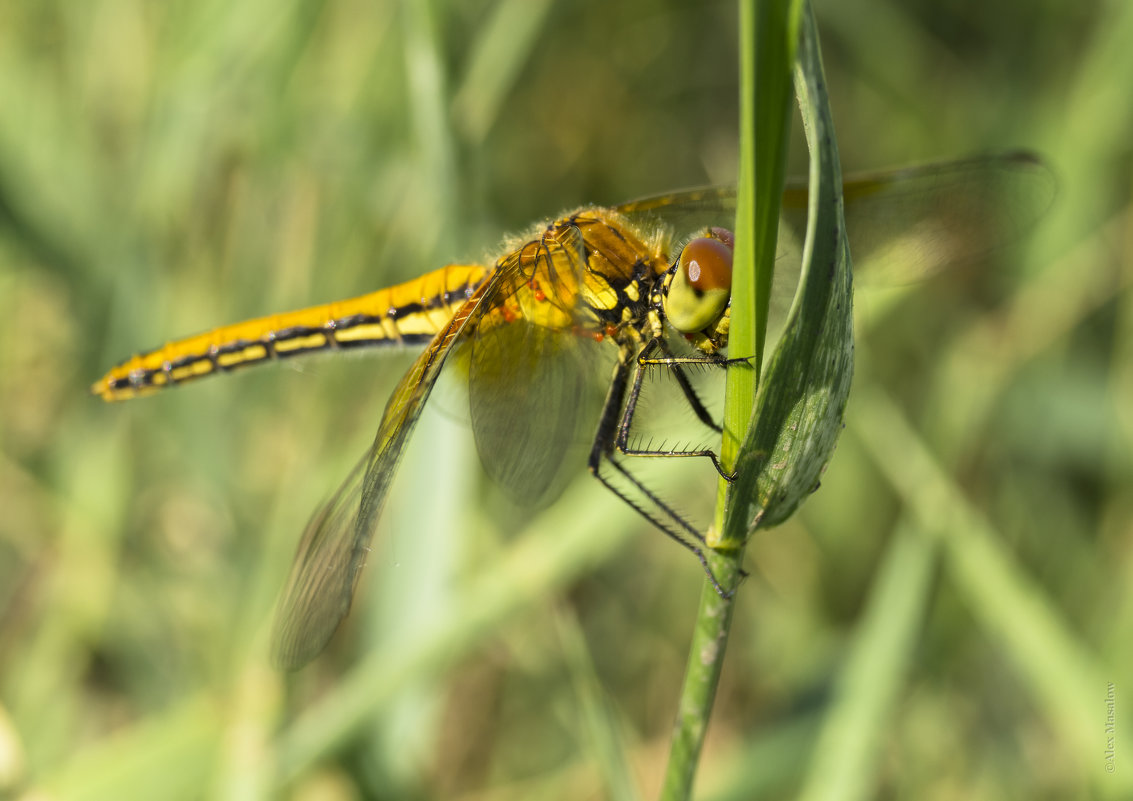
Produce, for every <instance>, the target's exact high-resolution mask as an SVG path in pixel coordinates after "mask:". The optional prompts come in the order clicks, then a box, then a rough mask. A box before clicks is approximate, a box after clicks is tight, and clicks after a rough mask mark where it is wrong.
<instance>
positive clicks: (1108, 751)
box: [1105, 681, 1117, 773]
mask: <svg viewBox="0 0 1133 801" xmlns="http://www.w3.org/2000/svg"><path fill="white" fill-rule="evenodd" d="M1116 751H1117V688H1116V687H1114V686H1113V682H1112V681H1111V682H1109V684H1107V685H1106V688H1105V772H1106V773H1115V772H1116V771H1117V754H1116Z"/></svg>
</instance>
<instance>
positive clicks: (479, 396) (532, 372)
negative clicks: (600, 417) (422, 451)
mask: <svg viewBox="0 0 1133 801" xmlns="http://www.w3.org/2000/svg"><path fill="white" fill-rule="evenodd" d="M529 255H530V258H529V259H528V260H527V261H526V262H525V263H524V264H523V267H522V278H523V281H522V283H520V282H514V281H513V282H501V283H499V284H498V285H497V287H496V291H497V292H498V293H500V294H501V295H502V294H503V293H505V292H509V291H511V292H514V293H516V295H515V296H513V297H512V298H506V299H504V298H491V299H487V300H486V303H488V304H490V305H491V306H493V307H496V308H499V307H501V306H504V305H505V304H507V303H511V302H515V304H516V314H515V317H514V319H513V320H511V321H510V322H507V321H501V322H500V323H499V324H496V325H490V326H489V325H484V326H482V327H481V329H480V330H479V331H478V332H477V336H476V337H475V338H473V340H472V345H471V347H472V354H471V362H470V365H469V387H468V389H469V401H470V406H471V412H472V430H473V432H474V433H475V436H476V446H477V450H478V451H479V453H480V458H481V461H482V462H483V464H484V467H485V469H486V470H487V472H488V474H489V475H490V476H491V477H492V478H493V479H494V480H495V481H496V483H497V484H499V485H500V486H501V487H503V488H504V489H505V490H506V491H507V492H508V493H509V494H510V495H511V497H512V498H513V499H514V500H516V501H517V502H519V503H523V504H532V503H535V502H538V501H541V500H546V499H548V498H553V497H554V496H555V495H557V494H558V492H559V491H561V490H562V487H563V485H564V484H565V482H566V480H567V479H568V478H569V477H570V476H571V475H572V474H573V473H574V472H576V471H575V470H574V469H573V468H575V467H577V465H573V464H572V463H571V460H569V459H567V458H566V456H567V453H568V451H569V449H570V446H571V445H572V444H575V443H578V442H579V441H580V439H581V432H582V431H583V430H584V429H585V428H586V427H587V426H588V425H589V424H591V423H592V422H595V421H593V420H592V418H596V415H597V410H598V402H597V400H596V395H595V393H594V392H593V389H594V386H595V383H594V381H593V380H592V378H593V376H594V371H595V368H596V362H597V363H600V362H601V358H600V354H599V353H597V351H598V348H597V346H596V345H597V343H595V342H594V340H592V339H587V338H585V337H579V336H574V335H572V334H571V332H570V328H571V326H570V323H571V321H573V320H574V319H575V318H576V314H577V308H578V304H579V297H580V293H579V291H578V287H579V286H580V284H581V281H582V280H583V270H584V263H583V260H584V256H583V244H582V236H581V233H580V232H579V230H578V229H577V228H575V227H573V226H572V227H569V228H566V229H565V230H563V231H560V232H558V234H557V236H554V237H548V236H545V237H544V238H543V240H542V242H541V243H540V245H539V247H538V248H533V249H532V252H531V254H529ZM533 282H534V284H535V285H537V286H538V287H539V288H538V290H537V292H538V296H537V297H538V299H536V295H535V292H536V290H533V289H532V284H533ZM607 350H609V349H608V348H607ZM598 399H600V397H598Z"/></svg>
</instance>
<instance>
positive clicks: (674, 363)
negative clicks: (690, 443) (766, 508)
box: [614, 339, 747, 482]
mask: <svg viewBox="0 0 1133 801" xmlns="http://www.w3.org/2000/svg"><path fill="white" fill-rule="evenodd" d="M652 351H659V352H660V353H662V354H663V355H662V356H660V357H651V356H650V355H649V354H650V353H651V352H652ZM746 361H747V360H746V359H735V360H733V359H725V358H723V357H720V356H713V355H708V354H705V355H703V356H674V355H672V354H670V353H668V352H667V351H666V349H665V345H664V343H663V341H662V340H660V339H652V340H650V341H649V342H647V343H646V344H645V346H644V347H643V348H642V349H641V351H640V352H639V354H638V356H637V359H636V362H637V372H636V374H635V375H634V380H633V386H632V388H631V389H630V391H629V397H628V399H627V400H626V404H625V410H624V411H623V413H622V417H621V422H620V423H619V425H618V434H617V438H616V439H615V440H614V447H615V448H617V450H618V451H619V452H620V453H624V454H625V455H627V456H666V457H688V456H703V457H706V458H708V459H711V460H712V466H713V467H715V468H716V472H717V473H719V474H720V475H721V476H722V477H723V478H724V480H725V481H729V482H730V481H733V480H735V477H736V476H735V474H734V473H729V472H728V471H726V470H724V467H723V465H721V464H720V457H719V455H718V454H717V453H716V452H715V451H714V450H712V449H711V448H701V449H698V450H691V451H664V450H652V449H649V448H631V447H630V446H629V432H630V429H631V428H632V427H633V418H634V415H635V414H636V413H637V401H638V398H639V397H640V395H641V384H642V380H643V379H644V377H645V368H646V367H654V366H664V367H668V368H670V370H671V371H672V373H673V375H674V376H675V377H676V379H677V384H678V385H679V386H680V387H681V389H682V391H683V392H684V396H685V400H686V401H687V402H688V404H689V406H690V407H691V408H692V410H693V412H694V413H695V414H696V416H697V417H698V418H699V419H700V421H701V422H702V423H704V424H705V425H706V426H708V427H710V428H712V429H713V430H715V431H720V430H721V428H720V426H719V425H717V424H716V422H715V421H714V420H713V419H712V416H711V415H710V414H709V413H708V410H707V409H706V408H705V407H704V404H703V403H702V402H701V400H700V397H699V396H698V395H697V394H696V391H695V390H694V389H693V387H692V384H691V383H689V380H688V376H687V375H685V372H684V370H683V369H682V365H686V364H696V365H711V366H713V367H723V368H727V367H728V366H730V365H731V364H734V363H739V362H744V363H746Z"/></svg>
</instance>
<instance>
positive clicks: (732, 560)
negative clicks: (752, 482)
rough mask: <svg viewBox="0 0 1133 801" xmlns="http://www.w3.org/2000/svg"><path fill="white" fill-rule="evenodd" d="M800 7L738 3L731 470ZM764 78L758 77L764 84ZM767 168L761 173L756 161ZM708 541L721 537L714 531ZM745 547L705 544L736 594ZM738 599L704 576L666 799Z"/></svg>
mask: <svg viewBox="0 0 1133 801" xmlns="http://www.w3.org/2000/svg"><path fill="white" fill-rule="evenodd" d="M797 14H798V3H797V2H793V1H792V0H759V2H755V0H742V1H741V3H740V61H741V65H740V182H739V187H738V189H737V207H736V226H735V233H736V254H735V270H734V275H733V284H732V307H731V308H732V310H731V315H732V322H731V326H732V328H731V332H730V333H729V350H730V352H731V353H733V354H739V353H743V354H747V355H751V356H752V357H753V359H752V362H753V366H754V368H755V369H753V370H740V369H736V370H732V371H730V372H729V376H728V386H727V392H726V397H725V411H724V441H723V446H722V451H721V453H722V456H723V460H724V465H725V466H726V468H727V469H729V470H730V469H732V466H733V465H734V463H735V458H736V455H737V452H738V450H739V443H741V442H742V441H743V439H744V433H745V430H746V428H747V426H748V425H749V422H750V419H751V410H752V407H753V405H754V398H755V389H756V384H757V383H758V377H759V369H760V366H761V365H762V362H763V345H764V341H765V339H766V332H767V317H768V304H769V299H770V288H771V275H772V271H773V269H774V262H775V243H776V233H777V230H778V220H779V200H780V196H781V194H782V188H783V173H784V170H785V162H786V139H787V133H788V131H789V128H790V109H791V66H792V63H793V61H794V53H795V45H794V41H795V34H796V31H797V26H796V25H793V24H791V22H792V20H795V19H797V18H798V17H797ZM757 76H758V83H757V80H756V79H757ZM757 164H758V165H761V166H762V167H763V170H762V172H760V173H758V174H757V171H756V165H757ZM728 486H729V485H728V483H727V482H725V481H721V483H720V491H719V493H718V494H717V509H716V517H715V521H716V522H715V523H714V527H713V528H714V531H715V532H720V531H722V530H723V520H724V511H725V507H726V505H727V500H728ZM707 541H708V543H709V544H714V543H715V542H716V539H715V537H714V533H713V532H712V531H710V532H709V535H708V537H707ZM743 553H744V551H743V546H742V544H740V545H739V546H738V547H729V548H726V549H724V548H721V549H720V550H713V549H711V548H706V549H705V556H706V558H707V561H708V566H709V568H710V569H711V571H712V573H713V575H714V576H715V578H716V582H717V583H718V584H719V586H722V587H727V588H731V589H733V590H734V588H736V587H737V586H738V585H739V583H740V580H741V578H742V576H743V571H742V567H741V565H742V563H743ZM733 609H734V603H733V600H732V596H729V597H727V598H724V597H721V596H720V594H719V593H718V592H717V591H716V586H715V585H714V584H713V582H711V581H708V580H706V581H705V583H704V586H703V588H702V589H701V594H700V608H699V611H698V613H697V620H696V627H695V629H694V631H693V636H692V643H691V645H690V649H689V659H688V666H687V668H686V671H685V681H684V686H683V688H682V690H681V697H680V702H679V706H678V710H677V720H676V725H675V729H674V732H673V740H672V745H671V750H670V753H669V764H668V768H667V770H666V774H665V781H664V784H663V786H662V789H661V798H663V799H667V800H668V801H678V800H679V799H686V798H688V797H689V794H690V793H691V790H692V783H693V779H694V778H695V776H696V767H697V764H698V763H699V761H700V752H701V749H702V748H703V745H704V736H705V734H706V732H707V730H708V720H709V717H710V715H711V712H712V705H713V702H714V700H715V697H716V687H717V685H718V684H719V682H720V671H721V668H722V667H723V664H724V654H725V651H726V650H727V645H728V635H729V632H730V631H731V623H732V611H733Z"/></svg>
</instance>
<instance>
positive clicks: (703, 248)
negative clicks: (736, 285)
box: [661, 228, 734, 351]
mask: <svg viewBox="0 0 1133 801" xmlns="http://www.w3.org/2000/svg"><path fill="white" fill-rule="evenodd" d="M733 248H734V238H733V236H732V232H731V231H728V230H725V229H724V228H710V229H708V231H707V233H706V234H705V235H703V236H698V237H696V238H695V239H693V240H691V241H690V242H689V243H688V244H687V245H685V246H684V248H683V249H682V250H681V255H680V256H679V257H678V258H677V261H676V264H674V265H673V267H672V268H671V270H670V278H669V280H668V283H667V285H666V287H665V291H664V295H663V296H662V299H661V306H662V308H663V309H664V312H665V318H666V319H667V320H668V321H669V322H670V323H671V324H672V326H673V327H674V328H676V329H677V330H678V331H680V332H681V333H682V334H684V335H685V336H686V337H688V338H689V340H690V341H691V342H692V343H693V344H694V345H695V346H696V347H698V348H700V349H701V350H705V351H715V350H719V349H720V348H722V347H724V345H725V344H726V342H727V338H728V322H729V315H728V305H729V303H731V300H732V250H733Z"/></svg>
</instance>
